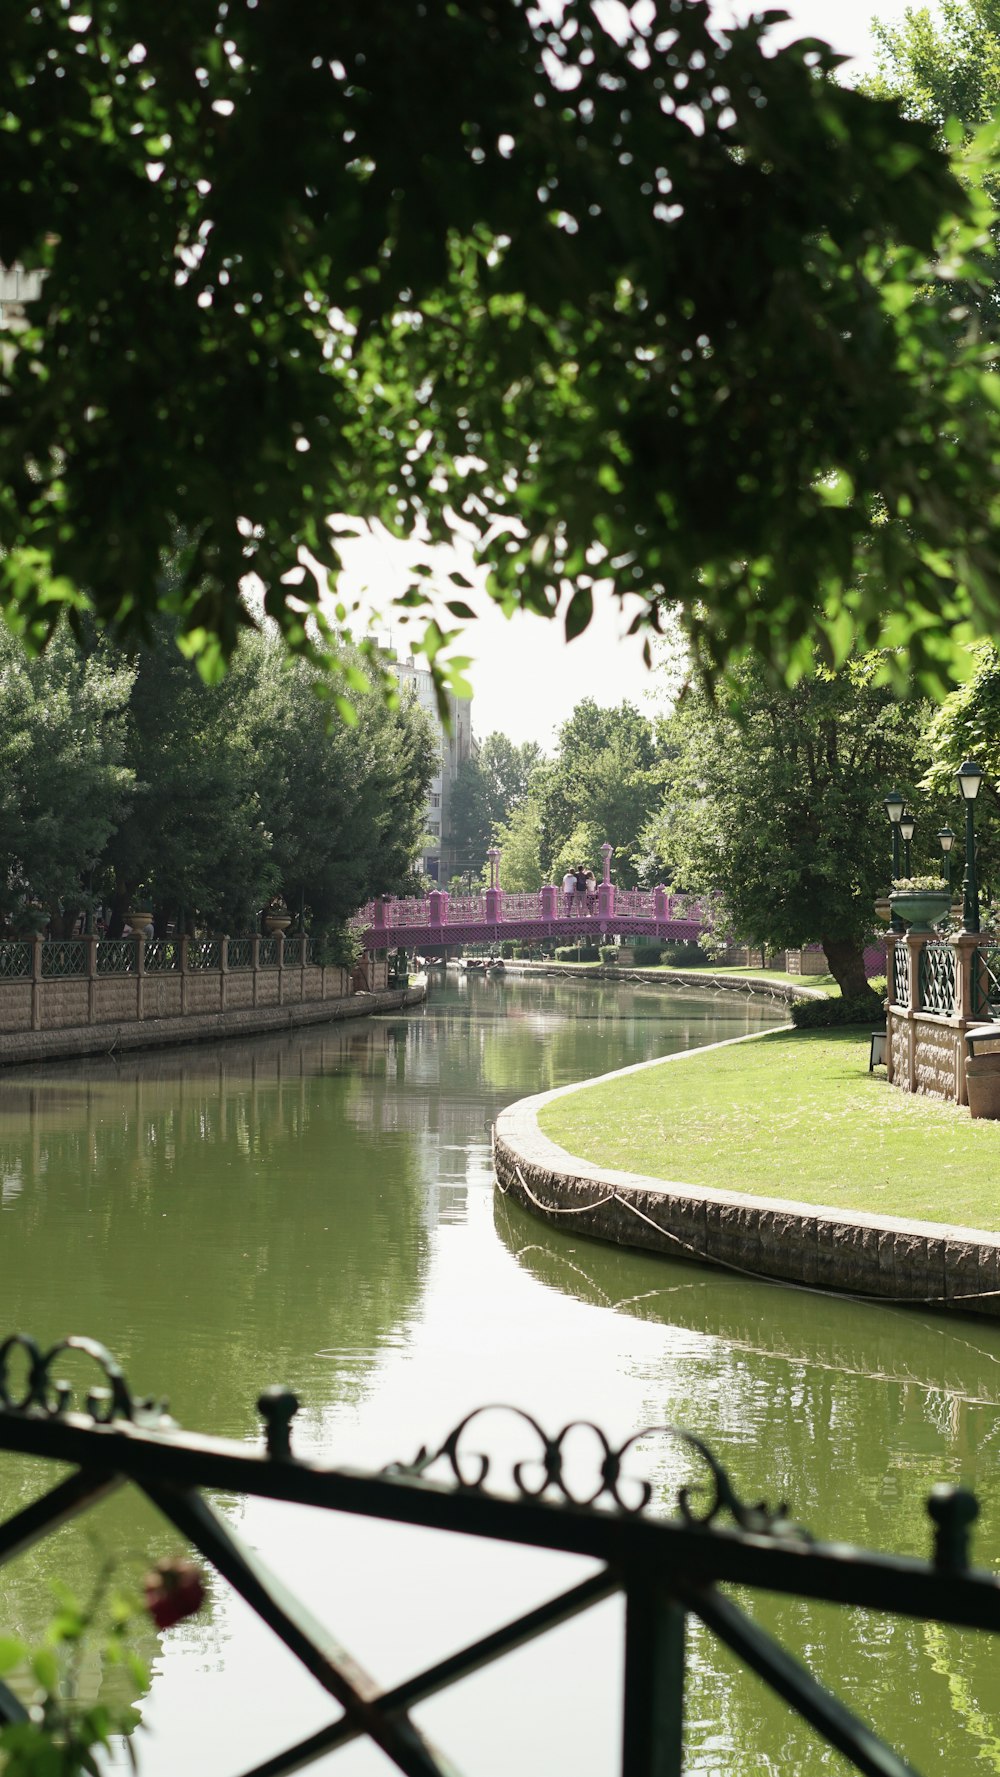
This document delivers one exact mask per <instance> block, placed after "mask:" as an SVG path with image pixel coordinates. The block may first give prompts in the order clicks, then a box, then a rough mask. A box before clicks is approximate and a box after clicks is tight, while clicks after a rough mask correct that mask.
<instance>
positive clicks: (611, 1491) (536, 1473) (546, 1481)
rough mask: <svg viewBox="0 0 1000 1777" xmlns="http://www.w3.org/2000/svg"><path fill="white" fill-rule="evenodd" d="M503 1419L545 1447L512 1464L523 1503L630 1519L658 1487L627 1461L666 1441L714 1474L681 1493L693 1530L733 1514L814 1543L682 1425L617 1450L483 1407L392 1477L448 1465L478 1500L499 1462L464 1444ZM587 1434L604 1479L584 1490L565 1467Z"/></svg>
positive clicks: (759, 1528)
mask: <svg viewBox="0 0 1000 1777" xmlns="http://www.w3.org/2000/svg"><path fill="white" fill-rule="evenodd" d="M497 1412H499V1413H505V1414H509V1415H513V1416H514V1418H516V1419H517V1420H518V1421H519V1422H520V1423H521V1424H522V1425H525V1426H527V1427H528V1429H529V1431H530V1432H531V1434H532V1437H533V1438H535V1439H537V1442H538V1450H537V1454H535V1455H533V1456H529V1457H528V1458H522V1459H520V1460H518V1461H515V1462H513V1463H512V1465H511V1471H510V1476H511V1480H512V1481H513V1484H514V1487H515V1489H516V1491H517V1493H518V1495H519V1496H520V1497H521V1498H522V1499H541V1498H542V1497H543V1496H544V1495H546V1494H548V1493H554V1494H555V1495H556V1496H557V1497H559V1498H561V1499H562V1500H563V1502H564V1503H565V1504H567V1505H573V1506H593V1505H597V1504H598V1503H599V1502H600V1501H602V1500H605V1499H606V1500H607V1501H608V1502H609V1503H610V1504H612V1505H615V1506H617V1507H618V1508H619V1510H621V1511H623V1512H627V1513H629V1514H635V1513H639V1512H642V1511H644V1510H645V1508H646V1506H647V1505H648V1504H649V1502H650V1500H651V1499H652V1497H653V1484H652V1482H650V1481H648V1480H640V1479H635V1480H633V1479H631V1478H630V1477H629V1476H628V1475H627V1474H626V1473H625V1459H626V1457H627V1456H628V1455H629V1454H630V1453H631V1452H632V1451H634V1450H635V1449H636V1447H637V1446H638V1445H640V1444H643V1443H645V1442H646V1440H648V1439H650V1438H655V1439H660V1440H664V1439H666V1440H669V1441H671V1442H673V1443H675V1444H676V1443H679V1444H682V1445H684V1446H685V1447H686V1448H687V1449H688V1450H690V1451H691V1452H692V1453H693V1454H694V1456H695V1457H696V1458H697V1460H698V1462H699V1463H700V1464H702V1465H703V1466H704V1469H705V1470H706V1471H707V1473H706V1475H705V1476H704V1477H703V1478H701V1479H698V1480H695V1481H693V1482H690V1483H686V1484H685V1485H683V1486H681V1487H679V1488H678V1489H677V1492H676V1495H675V1502H676V1506H677V1510H678V1512H679V1514H680V1517H681V1518H682V1519H683V1521H684V1522H685V1523H686V1524H689V1525H692V1526H697V1527H705V1528H707V1527H708V1526H709V1525H711V1524H714V1522H715V1520H716V1519H717V1518H718V1517H719V1516H720V1515H721V1514H723V1513H728V1514H729V1516H730V1517H731V1518H732V1519H733V1520H734V1522H735V1523H736V1524H738V1525H739V1526H740V1528H741V1530H748V1531H753V1532H754V1533H755V1534H756V1535H761V1536H775V1537H783V1538H792V1539H794V1540H796V1541H799V1542H802V1541H806V1542H808V1541H809V1540H810V1538H809V1535H808V1532H807V1531H805V1530H803V1529H802V1528H801V1527H800V1526H799V1525H796V1524H793V1523H792V1521H791V1519H790V1518H789V1515H788V1507H787V1505H784V1504H782V1505H778V1506H769V1505H768V1504H767V1503H766V1501H764V1500H761V1501H759V1502H758V1503H757V1504H756V1505H748V1504H747V1503H746V1501H744V1500H742V1499H740V1497H739V1495H738V1494H737V1492H736V1490H735V1488H734V1487H733V1485H732V1482H731V1481H730V1479H729V1476H728V1474H727V1472H726V1469H725V1468H724V1466H723V1464H722V1463H721V1462H720V1461H719V1459H718V1457H716V1456H715V1455H714V1454H713V1453H712V1451H711V1450H710V1449H709V1447H708V1445H707V1444H705V1443H703V1442H702V1440H701V1439H700V1438H698V1437H696V1436H695V1435H694V1433H693V1432H688V1431H684V1430H683V1429H682V1428H680V1427H679V1426H674V1425H648V1426H646V1427H645V1428H644V1429H643V1430H642V1431H639V1432H635V1433H633V1435H632V1436H631V1437H629V1438H626V1440H625V1442H624V1443H623V1444H620V1445H618V1446H617V1447H616V1446H615V1445H614V1444H612V1443H611V1441H610V1440H609V1439H608V1437H607V1436H606V1434H605V1433H604V1432H603V1431H602V1430H601V1427H600V1426H599V1425H596V1424H595V1423H594V1422H593V1421H592V1420H579V1419H574V1420H571V1421H570V1422H569V1424H567V1425H564V1426H563V1427H562V1429H561V1430H560V1431H558V1432H556V1433H555V1435H554V1436H552V1435H550V1434H549V1433H547V1432H546V1431H545V1430H544V1429H543V1427H542V1426H541V1425H539V1423H538V1421H537V1419H535V1418H534V1417H533V1416H532V1414H530V1413H526V1412H525V1411H524V1409H523V1408H521V1407H513V1406H508V1405H506V1404H503V1403H495V1404H493V1405H490V1406H484V1407H476V1408H474V1409H473V1411H472V1412H471V1413H468V1414H466V1416H465V1418H464V1419H462V1420H461V1421H460V1422H459V1424H458V1425H456V1426H455V1428H454V1429H453V1430H452V1431H451V1432H449V1434H448V1436H447V1437H446V1438H445V1440H444V1442H443V1443H442V1444H440V1445H439V1446H438V1448H437V1449H435V1450H428V1449H427V1448H422V1449H421V1450H419V1451H418V1452H417V1455H416V1457H415V1458H414V1460H413V1462H411V1463H391V1464H390V1465H389V1466H388V1467H387V1468H386V1470H385V1473H386V1474H388V1475H395V1476H399V1477H400V1478H401V1479H405V1478H411V1479H422V1478H423V1477H424V1476H427V1475H428V1473H429V1471H430V1470H431V1469H433V1468H434V1467H435V1466H436V1465H437V1464H441V1465H442V1466H444V1467H446V1468H447V1469H449V1470H450V1472H451V1478H452V1479H453V1480H454V1481H455V1482H456V1483H457V1485H458V1486H459V1487H461V1488H463V1489H464V1490H466V1491H468V1492H473V1493H481V1492H483V1491H485V1488H486V1481H487V1478H488V1477H489V1475H490V1473H491V1471H492V1469H493V1458H492V1457H491V1456H490V1455H488V1454H487V1453H486V1452H485V1451H482V1450H475V1449H468V1448H467V1447H465V1446H464V1444H463V1440H464V1438H465V1434H466V1432H467V1431H468V1429H469V1427H470V1426H471V1425H472V1424H473V1422H474V1421H476V1420H479V1419H482V1418H483V1416H484V1415H486V1414H488V1413H497ZM581 1432H582V1433H584V1434H589V1435H590V1436H592V1437H593V1439H594V1441H595V1446H596V1448H595V1454H596V1456H597V1465H596V1474H594V1475H593V1476H592V1477H591V1479H590V1480H589V1482H588V1483H587V1484H586V1485H585V1486H584V1487H583V1488H582V1489H581V1488H579V1487H576V1486H573V1485H571V1484H570V1482H569V1481H568V1480H567V1476H566V1463H565V1456H566V1446H567V1444H568V1441H569V1439H570V1438H571V1437H573V1436H575V1435H578V1434H580V1433H581Z"/></svg>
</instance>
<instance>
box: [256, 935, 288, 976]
mask: <svg viewBox="0 0 1000 1777" xmlns="http://www.w3.org/2000/svg"><path fill="white" fill-rule="evenodd" d="M281 942H282V940H281V939H280V938H262V939H261V941H260V944H259V946H258V949H257V967H258V968H259V969H276V968H277V967H278V946H279V944H280V943H281Z"/></svg>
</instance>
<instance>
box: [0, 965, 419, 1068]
mask: <svg viewBox="0 0 1000 1777" xmlns="http://www.w3.org/2000/svg"><path fill="white" fill-rule="evenodd" d="M426 992H427V989H426V984H424V983H420V984H419V985H417V986H415V987H402V988H383V989H382V990H380V991H379V992H377V993H354V994H350V995H349V996H348V997H346V998H338V999H329V1000H311V1001H309V1000H300V1001H297V1002H295V1003H293V1004H288V1005H283V1006H279V1005H277V1004H271V1005H263V1004H258V1005H256V1006H250V1007H244V1008H242V1009H236V1010H233V1009H230V1010H227V1011H225V1012H220V1011H219V1010H218V1009H216V1010H214V1011H208V1012H200V1013H199V1012H197V1011H192V1012H189V1013H188V1014H187V1015H186V1016H185V1017H183V1018H180V1017H168V1018H156V1017H152V1018H143V1019H141V1020H140V1019H137V1018H131V1019H123V1020H122V1021H121V1022H120V1023H117V1024H116V1023H104V1024H101V1025H94V1024H82V1025H77V1026H75V1027H70V1028H67V1029H62V1030H26V1031H5V1032H3V1033H0V1068H4V1067H15V1066H20V1065H22V1064H23V1063H25V1062H29V1061H41V1060H53V1061H54V1060H63V1059H69V1058H72V1057H73V1056H77V1055H107V1054H115V1055H117V1054H121V1053H124V1052H125V1051H126V1050H129V1049H160V1048H166V1047H169V1046H171V1045H173V1044H178V1043H214V1042H218V1041H220V1040H221V1039H222V1038H224V1037H237V1036H250V1035H253V1034H256V1033H259V1032H262V1031H275V1030H289V1029H294V1028H297V1027H298V1026H300V1025H304V1024H323V1023H327V1022H331V1021H333V1020H337V1019H342V1018H364V1017H367V1016H368V1015H369V1014H371V1013H373V1012H396V1011H400V1010H402V1009H403V1008H404V1007H406V1006H416V1005H419V1004H420V1002H421V1001H422V1000H423V999H424V998H425V996H426Z"/></svg>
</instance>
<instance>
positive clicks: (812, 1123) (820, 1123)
mask: <svg viewBox="0 0 1000 1777" xmlns="http://www.w3.org/2000/svg"><path fill="white" fill-rule="evenodd" d="M869 1041H870V1032H869V1031H868V1030H862V1029H860V1028H857V1029H854V1028H851V1029H847V1030H838V1031H775V1032H771V1033H769V1034H768V1035H767V1036H765V1037H762V1038H760V1039H758V1040H756V1041H754V1042H749V1043H738V1044H734V1045H731V1046H729V1047H725V1048H718V1049H712V1050H706V1051H705V1052H704V1054H694V1055H691V1056H690V1057H686V1058H685V1059H683V1060H679V1061H668V1062H665V1063H664V1064H663V1065H662V1066H661V1067H652V1068H647V1069H645V1070H644V1071H643V1072H641V1073H636V1074H631V1075H628V1076H626V1077H625V1078H623V1079H617V1080H613V1081H609V1082H608V1083H607V1084H606V1085H601V1084H597V1085H595V1086H589V1087H585V1088H583V1089H582V1090H581V1091H579V1092H573V1093H570V1094H568V1095H567V1096H566V1097H565V1098H561V1099H556V1100H555V1102H554V1103H552V1104H550V1105H547V1106H546V1107H545V1108H544V1109H543V1111H542V1112H541V1115H540V1118H539V1122H540V1124H541V1127H542V1129H543V1130H544V1131H545V1133H546V1135H548V1136H550V1137H551V1139H552V1140H553V1141H555V1142H558V1143H559V1145H560V1147H563V1148H565V1149H566V1150H567V1152H568V1153H570V1154H575V1155H577V1156H579V1158H581V1159H584V1160H590V1161H592V1162H594V1164H596V1165H598V1166H600V1165H604V1166H612V1167H615V1168H618V1169H620V1170H623V1171H626V1172H641V1173H646V1174H648V1175H649V1176H650V1177H652V1178H661V1179H672V1180H674V1181H675V1182H677V1183H685V1184H690V1185H715V1186H720V1187H723V1188H725V1189H727V1190H733V1191H748V1192H754V1193H756V1194H758V1195H761V1196H767V1197H787V1198H793V1199H794V1200H795V1201H796V1202H799V1203H823V1204H832V1205H836V1206H840V1207H842V1208H845V1209H863V1210H870V1211H872V1212H873V1213H876V1214H887V1215H900V1216H916V1217H919V1218H921V1219H924V1220H927V1221H935V1222H956V1223H960V1224H963V1225H965V1226H967V1227H973V1228H985V1229H990V1230H993V1231H997V1230H1000V1123H988V1122H985V1121H978V1122H975V1123H974V1122H972V1120H971V1119H970V1117H969V1113H968V1111H967V1110H965V1109H959V1108H958V1106H956V1105H950V1104H945V1103H943V1102H942V1101H941V1100H939V1099H934V1098H922V1097H918V1096H917V1095H915V1094H911V1093H908V1092H900V1091H898V1090H897V1089H896V1088H895V1087H892V1086H889V1085H887V1084H886V1078H885V1070H884V1069H881V1068H879V1069H876V1071H875V1073H873V1074H869V1072H868V1051H869Z"/></svg>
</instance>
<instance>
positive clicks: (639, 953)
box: [633, 944, 663, 969]
mask: <svg viewBox="0 0 1000 1777" xmlns="http://www.w3.org/2000/svg"><path fill="white" fill-rule="evenodd" d="M662 949H663V946H662V944H636V945H634V946H633V954H634V956H635V967H636V968H637V969H655V968H656V967H657V965H658V963H659V961H660V953H661V951H662Z"/></svg>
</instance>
